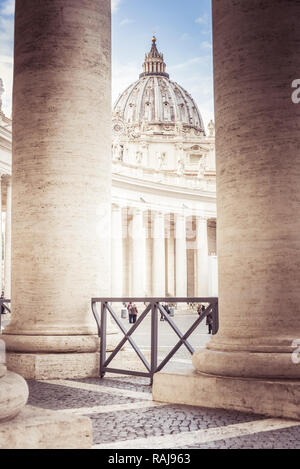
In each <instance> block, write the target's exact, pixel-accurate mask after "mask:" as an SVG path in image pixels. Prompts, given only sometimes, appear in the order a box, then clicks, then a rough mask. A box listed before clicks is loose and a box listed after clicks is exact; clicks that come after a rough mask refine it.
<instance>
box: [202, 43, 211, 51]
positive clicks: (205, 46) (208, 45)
mask: <svg viewBox="0 0 300 469" xmlns="http://www.w3.org/2000/svg"><path fill="white" fill-rule="evenodd" d="M200 45H201V47H202V48H203V49H209V50H211V49H212V44H211V42H208V41H204V42H201V44H200Z"/></svg>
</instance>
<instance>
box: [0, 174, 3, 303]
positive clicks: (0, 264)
mask: <svg viewBox="0 0 300 469" xmlns="http://www.w3.org/2000/svg"><path fill="white" fill-rule="evenodd" d="M2 181H3V177H2V174H0V241H1V242H0V294H1V293H2V290H3V260H2V259H3V242H2V240H3V227H2Z"/></svg>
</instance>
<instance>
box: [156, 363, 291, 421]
mask: <svg viewBox="0 0 300 469" xmlns="http://www.w3.org/2000/svg"><path fill="white" fill-rule="evenodd" d="M152 392H153V400H154V401H158V402H166V403H172V404H185V405H192V406H199V407H208V408H214V409H231V410H238V411H241V412H249V413H253V414H262V415H267V416H272V417H284V418H289V419H295V420H300V408H299V402H300V380H271V379H254V378H230V377H225V376H213V375H206V374H203V373H199V372H196V371H195V370H194V369H193V368H192V366H191V367H190V368H189V369H187V370H185V371H180V370H178V371H174V372H161V373H157V374H156V375H155V376H154V383H153V391H152Z"/></svg>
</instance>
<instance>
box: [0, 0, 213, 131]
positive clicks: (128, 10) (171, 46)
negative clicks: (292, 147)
mask: <svg viewBox="0 0 300 469" xmlns="http://www.w3.org/2000/svg"><path fill="white" fill-rule="evenodd" d="M112 7H113V15H112V18H113V19H112V21H113V98H114V99H116V98H117V97H118V95H119V93H121V92H122V91H123V90H124V89H125V88H126V87H127V86H128V85H129V84H130V83H132V82H133V81H135V80H136V79H137V78H138V75H139V73H140V72H141V69H142V63H143V60H144V56H145V52H148V51H149V49H150V46H151V38H152V35H153V32H155V34H156V36H157V41H158V48H159V50H160V51H161V52H163V53H164V57H165V61H166V63H167V71H168V72H169V74H170V78H171V80H174V81H176V82H178V83H180V84H181V85H182V86H183V87H184V88H186V89H187V90H188V91H189V92H190V93H191V94H192V96H193V97H194V98H195V100H196V102H197V104H198V106H199V108H200V111H201V113H202V115H203V118H204V121H205V123H206V124H207V123H208V121H209V120H210V119H211V118H213V79H212V44H211V42H212V38H211V0H112ZM13 10H14V0H0V77H1V78H2V79H3V81H4V85H5V89H6V93H5V96H4V97H3V98H4V99H3V101H4V103H3V107H4V111H5V112H6V113H7V114H8V115H10V113H11V86H12V66H13V60H12V56H13Z"/></svg>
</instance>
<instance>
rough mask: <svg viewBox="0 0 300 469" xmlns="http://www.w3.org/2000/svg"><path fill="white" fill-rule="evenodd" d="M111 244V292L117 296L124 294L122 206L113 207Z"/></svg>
mask: <svg viewBox="0 0 300 469" xmlns="http://www.w3.org/2000/svg"><path fill="white" fill-rule="evenodd" d="M111 226H112V244H111V279H112V281H111V294H112V296H113V297H115V298H121V297H122V296H123V223H122V208H121V207H119V206H118V205H113V207H112V224H111Z"/></svg>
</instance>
